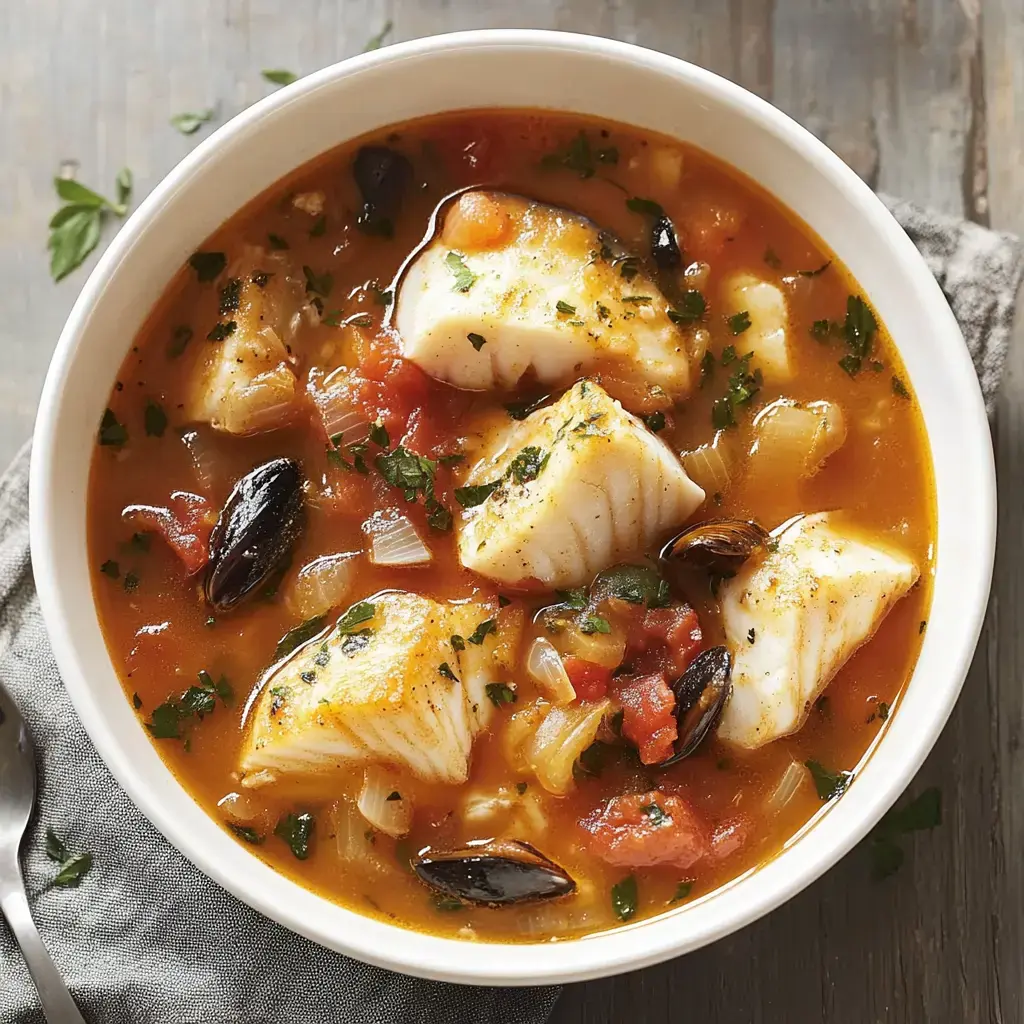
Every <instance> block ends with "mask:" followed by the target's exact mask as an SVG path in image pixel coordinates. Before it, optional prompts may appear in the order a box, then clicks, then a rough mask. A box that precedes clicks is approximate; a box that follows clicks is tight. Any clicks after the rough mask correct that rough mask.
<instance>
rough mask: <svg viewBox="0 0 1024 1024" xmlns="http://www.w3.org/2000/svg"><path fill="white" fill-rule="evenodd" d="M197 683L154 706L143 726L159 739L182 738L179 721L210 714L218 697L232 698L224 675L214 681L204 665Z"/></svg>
mask: <svg viewBox="0 0 1024 1024" xmlns="http://www.w3.org/2000/svg"><path fill="white" fill-rule="evenodd" d="M198 678H199V685H198V686H190V687H189V688H188V689H187V690H186V691H185V692H184V693H183V694H182V695H181V696H180V697H179V698H178V699H177V700H168V701H165V702H164V703H163V704H159V705H157V707H155V708H153V713H152V715H151V716H150V720H149V722H147V723H146V727H147V728H148V729H149V731H150V732H151V733H152V734H153V737H154V738H155V739H158V740H176V739H182V738H183V734H182V725H183V724H184V723H186V722H187V721H188V720H189V719H191V718H198V719H199V720H200V721H202V720H203V718H204V717H205V716H206V715H209V714H212V713H213V711H214V709H215V708H216V706H217V698H218V697H219V698H220V700H221V703H222V704H227V702H228V701H229V700H230V699H231V696H232V690H231V686H230V684H229V683H228V681H227V677H226V676H221V677H220V678H219V679H218V680H217V681H216V682H214V679H213V677H212V676H211V675H210V673H209V672H207V671H206V670H205V669H202V670H200V672H199V673H198Z"/></svg>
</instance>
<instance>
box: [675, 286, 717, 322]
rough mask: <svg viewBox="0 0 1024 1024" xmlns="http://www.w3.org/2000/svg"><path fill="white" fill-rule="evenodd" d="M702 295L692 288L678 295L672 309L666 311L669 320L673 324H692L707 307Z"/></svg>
mask: <svg viewBox="0 0 1024 1024" xmlns="http://www.w3.org/2000/svg"><path fill="white" fill-rule="evenodd" d="M707 306H708V304H707V302H706V301H705V299H704V296H703V295H702V294H701V293H700V292H699V291H697V290H696V289H694V288H690V289H688V290H687V291H685V292H683V294H682V295H681V296H680V297H679V302H678V303H677V304H676V306H675V308H674V309H669V310H668V311H667V313H668V318H669V320H671V321H672V323H674V324H692V323H693V322H694V321H695V320H699V319H700V318H701V317H702V316H703V315H704V312H705V310H706V309H707Z"/></svg>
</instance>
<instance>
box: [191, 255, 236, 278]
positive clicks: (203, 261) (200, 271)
mask: <svg viewBox="0 0 1024 1024" xmlns="http://www.w3.org/2000/svg"><path fill="white" fill-rule="evenodd" d="M188 265H189V266H190V267H191V268H192V269H193V270H194V271H195V272H196V278H197V280H198V281H199V283H200V284H207V283H208V282H210V281H214V280H216V279H217V278H218V277H219V276H220V274H221V273H222V272H223V270H224V268H225V267H226V266H227V265H228V258H227V256H225V255H224V253H222V252H194V253H192V255H191V256H189V258H188Z"/></svg>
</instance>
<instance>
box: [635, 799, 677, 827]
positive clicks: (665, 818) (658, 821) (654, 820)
mask: <svg viewBox="0 0 1024 1024" xmlns="http://www.w3.org/2000/svg"><path fill="white" fill-rule="evenodd" d="M640 811H641V813H642V814H644V815H645V816H646V817H647V820H648V821H649V822H650V823H651V824H652V825H653V826H654V827H655V828H662V827H663V826H665V825H671V824H672V815H671V814H669V813H668V812H667V811H666V810H665V809H664V808H663V807H662V806H661V805H660V804H655V803H650V804H644V805H643V806H642V807H641V808H640Z"/></svg>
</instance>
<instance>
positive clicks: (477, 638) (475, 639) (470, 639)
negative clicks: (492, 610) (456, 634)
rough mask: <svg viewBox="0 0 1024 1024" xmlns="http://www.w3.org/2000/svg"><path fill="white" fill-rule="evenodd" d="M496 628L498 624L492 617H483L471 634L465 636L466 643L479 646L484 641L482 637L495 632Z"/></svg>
mask: <svg viewBox="0 0 1024 1024" xmlns="http://www.w3.org/2000/svg"><path fill="white" fill-rule="evenodd" d="M497 628H498V626H497V623H496V622H495V621H494V619H485V620H484V621H483V622H481V623H480V625H479V626H477V627H476V629H474V630H473V633H472V635H471V636H467V637H466V643H470V644H475V645H476V646H478V647H479V646H480V644H482V643H483V642H484V639H485V638H486V637H487V636H488V635H489V634H491V633H493V632H495V631H496V630H497Z"/></svg>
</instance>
